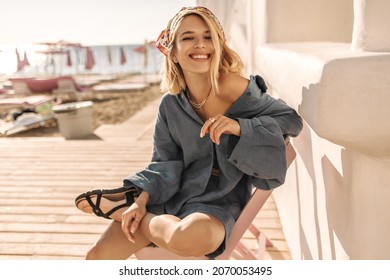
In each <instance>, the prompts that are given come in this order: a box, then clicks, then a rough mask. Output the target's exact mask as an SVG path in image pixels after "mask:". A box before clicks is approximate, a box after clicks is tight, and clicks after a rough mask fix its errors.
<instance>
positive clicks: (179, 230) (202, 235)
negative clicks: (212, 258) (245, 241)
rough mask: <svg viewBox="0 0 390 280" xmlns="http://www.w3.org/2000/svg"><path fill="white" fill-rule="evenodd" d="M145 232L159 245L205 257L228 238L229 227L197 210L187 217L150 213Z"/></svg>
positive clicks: (146, 219)
mask: <svg viewBox="0 0 390 280" xmlns="http://www.w3.org/2000/svg"><path fill="white" fill-rule="evenodd" d="M141 231H142V233H143V235H144V236H145V237H146V238H148V239H149V240H151V241H153V243H155V244H156V245H158V246H159V247H162V248H165V249H168V250H170V251H172V252H174V253H176V254H178V255H181V256H204V255H206V254H209V253H212V252H214V251H215V250H216V249H217V248H218V247H219V246H220V244H221V243H222V242H223V240H224V238H225V228H224V226H223V224H222V222H220V221H219V220H218V219H217V218H215V217H213V216H210V215H207V214H203V213H193V214H191V215H189V216H187V217H185V218H184V219H182V220H181V219H179V218H177V217H175V216H172V215H158V216H156V215H154V214H151V213H148V214H147V215H146V216H145V217H144V219H143V220H142V222H141Z"/></svg>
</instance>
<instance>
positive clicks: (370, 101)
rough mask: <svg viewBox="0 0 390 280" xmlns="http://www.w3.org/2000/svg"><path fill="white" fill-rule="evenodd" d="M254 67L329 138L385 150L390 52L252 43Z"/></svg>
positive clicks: (388, 150) (389, 145)
mask: <svg viewBox="0 0 390 280" xmlns="http://www.w3.org/2000/svg"><path fill="white" fill-rule="evenodd" d="M255 72H256V73H260V75H262V76H263V77H264V79H265V80H266V81H267V84H268V86H269V87H270V90H271V91H272V92H273V93H275V94H277V95H278V96H279V97H281V98H282V99H284V100H285V101H286V102H287V103H288V104H290V105H291V106H292V107H294V108H295V109H296V110H298V112H299V113H300V114H301V115H302V117H303V118H304V119H305V121H306V122H307V123H308V124H309V125H310V127H311V128H312V129H313V130H314V131H315V132H316V133H317V134H318V135H319V136H320V137H323V138H325V139H327V140H329V141H331V142H333V143H336V144H339V145H343V146H350V147H351V148H354V149H357V150H361V151H364V152H368V153H374V154H378V155H379V154H381V155H383V154H390V142H389V141H388V139H389V138H390V122H389V121H388V114H389V113H388V112H389V110H388V107H389V104H390V79H389V78H388V73H390V53H372V52H363V51H351V50H350V44H345V43H329V42H313V43H282V44H267V45H263V46H260V47H258V48H257V51H256V71H255Z"/></svg>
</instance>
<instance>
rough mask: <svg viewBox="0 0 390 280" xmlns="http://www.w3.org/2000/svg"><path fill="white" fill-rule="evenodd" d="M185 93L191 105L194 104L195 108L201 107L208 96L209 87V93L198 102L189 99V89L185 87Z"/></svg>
mask: <svg viewBox="0 0 390 280" xmlns="http://www.w3.org/2000/svg"><path fill="white" fill-rule="evenodd" d="M186 93H187V98H188V101H189V102H190V104H191V105H192V106H194V107H195V108H196V109H200V108H202V107H203V105H204V104H205V103H206V101H207V98H209V96H210V93H211V89H210V91H209V93H208V94H207V96H206V98H205V99H203V101H201V102H199V103H196V102H194V101H192V100H191V97H190V91H189V90H188V89H186Z"/></svg>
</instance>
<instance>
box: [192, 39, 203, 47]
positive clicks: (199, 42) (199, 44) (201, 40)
mask: <svg viewBox="0 0 390 280" xmlns="http://www.w3.org/2000/svg"><path fill="white" fill-rule="evenodd" d="M194 47H195V48H205V47H206V42H205V40H204V39H203V38H201V39H198V40H196V41H195V46H194Z"/></svg>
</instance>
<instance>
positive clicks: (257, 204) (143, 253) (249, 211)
mask: <svg viewBox="0 0 390 280" xmlns="http://www.w3.org/2000/svg"><path fill="white" fill-rule="evenodd" d="M295 157H296V152H295V150H294V147H293V146H292V145H291V143H290V141H289V139H286V158H287V164H288V166H290V165H291V163H292V162H293V161H294V159H295ZM270 194H271V193H270V192H267V193H264V192H261V191H257V189H254V191H253V194H252V197H251V199H250V200H249V201H248V203H247V205H246V206H245V207H244V209H243V210H242V212H241V214H240V216H239V217H238V219H237V221H236V223H235V225H234V227H233V231H232V234H231V236H230V238H229V240H228V242H227V246H226V249H225V251H224V252H223V253H222V254H221V255H219V256H218V257H217V258H216V259H217V260H228V259H231V257H232V254H233V253H234V255H235V258H236V259H243V260H257V259H263V258H264V253H265V248H266V246H267V245H271V242H270V241H269V240H268V239H267V237H266V236H265V234H264V233H262V232H261V230H260V229H258V228H257V227H256V226H255V225H254V224H253V220H254V219H255V218H256V216H257V214H258V212H259V211H260V209H261V208H262V207H263V205H264V203H265V202H266V200H267V199H268V197H269V196H270ZM247 230H248V231H249V232H250V233H251V234H253V235H254V237H255V239H256V243H257V252H256V253H255V254H254V253H252V251H251V250H250V249H249V248H248V247H247V246H246V245H245V244H244V243H243V242H242V241H241V238H242V237H243V235H244V233H245V232H246V231H247ZM134 255H135V257H136V258H137V259H139V260H206V259H207V257H206V256H202V257H182V256H179V255H177V254H175V253H172V252H170V251H168V250H166V249H163V248H159V247H145V248H142V249H140V250H139V251H137V252H136V253H135V254H134Z"/></svg>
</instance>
